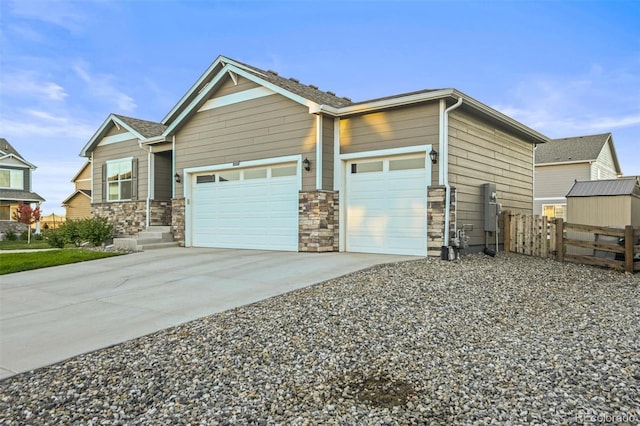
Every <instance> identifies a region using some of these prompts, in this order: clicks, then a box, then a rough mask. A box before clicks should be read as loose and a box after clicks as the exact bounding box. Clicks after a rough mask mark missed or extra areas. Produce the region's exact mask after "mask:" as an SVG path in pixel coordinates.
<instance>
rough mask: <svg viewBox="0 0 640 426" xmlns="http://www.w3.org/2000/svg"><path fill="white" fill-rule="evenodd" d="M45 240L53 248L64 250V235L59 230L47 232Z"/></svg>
mask: <svg viewBox="0 0 640 426" xmlns="http://www.w3.org/2000/svg"><path fill="white" fill-rule="evenodd" d="M45 238H46V239H47V243H49V245H50V246H51V247H56V248H64V244H65V240H64V234H63V233H62V232H59V231H58V230H57V229H49V230H47V232H46V235H45Z"/></svg>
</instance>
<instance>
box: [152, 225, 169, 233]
mask: <svg viewBox="0 0 640 426" xmlns="http://www.w3.org/2000/svg"><path fill="white" fill-rule="evenodd" d="M147 231H148V232H171V226H165V225H152V226H147Z"/></svg>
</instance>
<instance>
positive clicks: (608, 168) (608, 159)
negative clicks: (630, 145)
mask: <svg viewBox="0 0 640 426" xmlns="http://www.w3.org/2000/svg"><path fill="white" fill-rule="evenodd" d="M617 177H618V174H617V173H616V166H615V164H614V162H613V155H612V154H611V143H610V142H607V143H606V144H605V146H604V147H602V151H600V154H599V155H598V158H597V159H596V161H595V162H594V163H593V164H592V165H591V180H599V179H615V178H617Z"/></svg>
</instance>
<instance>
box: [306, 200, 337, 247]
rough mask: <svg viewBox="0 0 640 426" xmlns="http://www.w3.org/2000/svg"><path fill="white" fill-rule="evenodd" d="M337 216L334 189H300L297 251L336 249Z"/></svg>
mask: <svg viewBox="0 0 640 426" xmlns="http://www.w3.org/2000/svg"><path fill="white" fill-rule="evenodd" d="M338 216H339V209H338V193H337V192H336V191H301V192H300V195H299V201H298V251H301V252H316V253H320V252H329V251H338V250H339V236H338V231H339V228H338Z"/></svg>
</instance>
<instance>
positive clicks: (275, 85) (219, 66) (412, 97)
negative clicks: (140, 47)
mask: <svg viewBox="0 0 640 426" xmlns="http://www.w3.org/2000/svg"><path fill="white" fill-rule="evenodd" d="M226 75H228V76H229V77H230V78H231V79H233V80H234V81H237V78H238V76H241V77H245V78H247V79H249V80H251V81H253V82H255V83H256V84H259V85H261V86H263V87H265V88H267V89H270V90H272V91H274V92H276V93H279V94H281V95H283V96H285V97H287V98H289V99H291V100H293V101H295V102H298V103H299V104H301V105H305V106H307V107H308V108H309V113H311V114H321V113H323V114H327V115H331V116H335V117H340V116H349V115H353V114H361V113H365V112H369V111H376V110H382V109H385V108H393V107H396V106H401V105H410V104H413V103H419V102H428V101H434V100H439V99H449V100H451V101H453V102H455V101H458V100H459V99H462V100H463V101H464V102H463V104H464V105H463V108H466V109H468V110H471V111H473V112H475V113H479V114H481V115H483V116H485V117H487V118H488V119H489V120H491V121H493V122H495V123H497V124H499V125H500V126H503V127H506V128H508V129H511V130H512V131H514V132H516V133H518V134H522V135H524V136H525V137H526V139H528V140H529V141H530V142H531V143H536V144H537V143H540V144H543V143H545V142H547V141H548V140H549V139H548V138H547V137H546V136H544V135H542V134H541V133H538V132H537V131H535V130H533V129H531V128H529V127H527V126H525V125H524V124H522V123H520V122H518V121H516V120H514V119H513V118H511V117H508V116H506V115H504V114H502V113H500V112H499V111H497V110H495V109H493V108H491V107H489V106H487V105H485V104H483V103H481V102H479V101H477V100H475V99H473V98H471V97H470V96H467V95H465V94H464V93H462V92H460V91H458V90H456V89H437V90H431V89H430V90H421V91H417V92H410V93H404V94H399V95H395V96H388V97H384V98H378V99H372V100H368V101H362V102H356V103H354V102H352V101H351V99H349V98H345V97H338V96H337V95H335V94H334V93H333V92H324V91H321V90H319V88H318V87H317V86H313V85H304V84H301V83H300V82H299V81H298V80H296V79H292V78H288V79H287V78H284V77H280V76H279V75H278V74H277V73H276V72H274V71H265V70H261V69H259V68H256V67H253V66H251V65H247V64H244V63H242V62H239V61H236V60H233V59H230V58H227V57H225V56H219V57H218V58H217V59H216V60H215V61H214V62H213V64H211V66H209V68H207V70H206V71H205V72H204V73H203V74H202V75H201V76H200V78H199V79H198V80H197V81H196V82H195V84H194V85H193V86H191V88H190V89H189V90H188V91H187V93H186V94H185V95H184V96H183V97H182V98H181V99H180V101H178V103H177V104H176V105H175V106H174V107H173V109H172V110H171V111H169V113H168V114H167V115H166V116H165V117H164V118H163V119H162V124H164V125H166V126H167V128H166V130H165V131H164V134H163V136H164V137H165V138H166V137H168V136H169V135H170V134H172V133H173V132H174V131H176V130H177V129H178V128H179V126H181V124H182V123H183V122H184V121H185V120H186V119H187V118H188V117H189V116H190V115H192V114H194V113H195V112H196V111H197V110H198V109H199V108H200V106H201V105H202V104H204V103H205V102H206V101H207V99H208V98H209V95H210V93H211V92H212V91H213V89H214V88H215V87H216V86H217V85H218V84H220V82H221V81H222V79H223V77H224V76H226Z"/></svg>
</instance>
